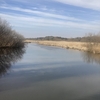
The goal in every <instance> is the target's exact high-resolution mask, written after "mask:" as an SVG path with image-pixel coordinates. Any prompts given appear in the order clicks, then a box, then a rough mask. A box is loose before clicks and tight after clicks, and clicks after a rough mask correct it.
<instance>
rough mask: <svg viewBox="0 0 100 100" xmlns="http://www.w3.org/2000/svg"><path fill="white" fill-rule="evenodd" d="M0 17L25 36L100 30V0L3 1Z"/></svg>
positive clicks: (78, 33) (70, 33) (75, 34)
mask: <svg viewBox="0 0 100 100" xmlns="http://www.w3.org/2000/svg"><path fill="white" fill-rule="evenodd" d="M0 17H1V18H3V19H6V20H7V21H8V22H9V23H10V25H11V26H12V28H13V29H15V30H16V31H17V32H19V33H20V34H22V35H24V36H25V37H40V36H62V37H79V36H85V35H86V34H87V33H98V32H100V0H0Z"/></svg>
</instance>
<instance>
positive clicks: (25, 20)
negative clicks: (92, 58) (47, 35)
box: [0, 14, 100, 30]
mask: <svg viewBox="0 0 100 100" xmlns="http://www.w3.org/2000/svg"><path fill="white" fill-rule="evenodd" d="M0 16H1V17H3V18H5V19H7V20H8V21H10V22H11V25H12V26H19V27H30V28H32V27H34V26H56V27H65V28H72V29H73V28H79V29H91V30H99V29H100V27H99V26H100V25H98V24H97V23H94V22H93V23H92V22H91V23H90V24H87V23H81V22H73V21H61V20H56V19H45V18H41V17H30V16H23V15H20V14H16V15H13V14H11V15H9V14H0Z"/></svg>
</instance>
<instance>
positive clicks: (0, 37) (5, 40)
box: [0, 18, 24, 47]
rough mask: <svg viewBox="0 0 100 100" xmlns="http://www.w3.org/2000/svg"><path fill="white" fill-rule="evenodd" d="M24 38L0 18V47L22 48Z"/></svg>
mask: <svg viewBox="0 0 100 100" xmlns="http://www.w3.org/2000/svg"><path fill="white" fill-rule="evenodd" d="M23 40H24V37H23V36H22V35H20V34H18V33H17V32H16V31H15V30H13V29H12V28H11V26H10V25H9V23H8V22H7V21H6V20H3V19H1V18H0V47H21V46H24V42H23Z"/></svg>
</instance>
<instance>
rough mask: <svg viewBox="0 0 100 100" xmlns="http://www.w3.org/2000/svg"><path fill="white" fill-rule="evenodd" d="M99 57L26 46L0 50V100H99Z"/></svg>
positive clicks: (72, 51) (45, 47)
mask: <svg viewBox="0 0 100 100" xmlns="http://www.w3.org/2000/svg"><path fill="white" fill-rule="evenodd" d="M99 64H100V55H94V54H88V53H84V52H80V51H76V50H66V49H62V48H58V47H49V46H42V45H37V44H29V45H28V46H27V48H26V52H25V50H7V51H5V50H0V100H100V65H99Z"/></svg>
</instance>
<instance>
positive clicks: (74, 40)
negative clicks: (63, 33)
mask: <svg viewBox="0 0 100 100" xmlns="http://www.w3.org/2000/svg"><path fill="white" fill-rule="evenodd" d="M88 39H90V37H89V36H84V37H76V38H63V37H57V36H46V37H38V38H26V40H48V41H73V42H87V41H88Z"/></svg>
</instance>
